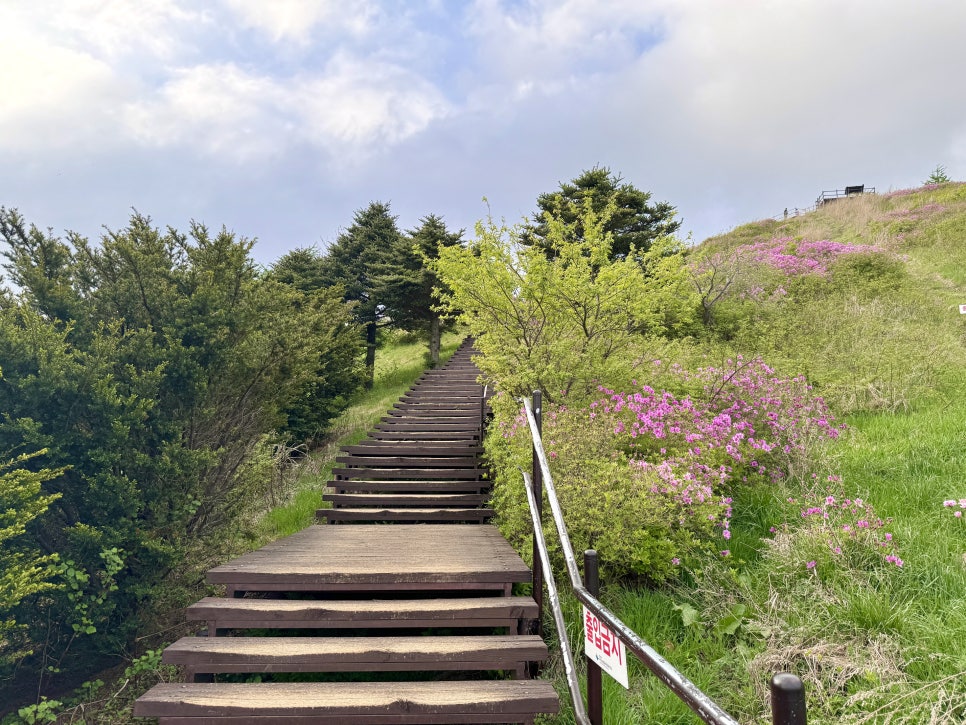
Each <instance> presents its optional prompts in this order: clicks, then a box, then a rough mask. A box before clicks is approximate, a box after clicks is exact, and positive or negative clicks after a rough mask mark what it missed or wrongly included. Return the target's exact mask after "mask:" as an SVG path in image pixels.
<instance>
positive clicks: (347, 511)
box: [315, 508, 496, 556]
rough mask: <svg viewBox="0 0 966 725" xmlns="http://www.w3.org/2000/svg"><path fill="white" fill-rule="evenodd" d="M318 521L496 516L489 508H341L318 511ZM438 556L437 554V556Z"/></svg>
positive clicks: (456, 520) (414, 520) (465, 518)
mask: <svg viewBox="0 0 966 725" xmlns="http://www.w3.org/2000/svg"><path fill="white" fill-rule="evenodd" d="M315 515H316V517H317V518H318V519H320V520H321V519H326V520H327V521H328V522H329V523H333V522H347V521H405V522H408V523H413V522H423V521H425V522H436V523H440V522H444V521H451V522H463V521H488V520H489V519H492V518H493V517H494V516H496V512H495V511H494V510H493V509H490V508H364V509H363V508H341V509H319V510H317V511H316V512H315ZM437 556H438V554H437Z"/></svg>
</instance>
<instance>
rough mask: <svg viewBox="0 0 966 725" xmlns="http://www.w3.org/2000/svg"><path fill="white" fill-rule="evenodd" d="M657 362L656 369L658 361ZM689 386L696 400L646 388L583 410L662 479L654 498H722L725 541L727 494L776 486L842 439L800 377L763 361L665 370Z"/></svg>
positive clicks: (607, 396) (608, 393)
mask: <svg viewBox="0 0 966 725" xmlns="http://www.w3.org/2000/svg"><path fill="white" fill-rule="evenodd" d="M656 365H660V363H656ZM667 372H668V373H669V374H670V375H671V376H673V377H676V378H679V379H680V380H681V382H682V383H685V384H692V385H693V384H695V383H697V384H700V385H701V386H702V387H703V389H704V395H703V396H701V398H702V400H701V401H700V402H699V401H697V400H695V399H693V398H691V397H690V396H677V395H675V394H673V393H671V392H669V391H667V390H663V391H660V392H658V391H656V390H654V389H653V388H652V387H650V386H647V385H645V386H642V387H641V389H640V390H639V391H635V392H628V393H621V392H616V391H613V390H608V389H606V388H603V387H601V388H600V391H601V392H602V393H604V397H602V398H600V399H598V400H594V401H592V402H591V403H590V404H589V406H588V408H587V411H586V415H587V421H588V424H595V425H600V426H606V427H607V428H609V429H610V430H611V432H612V434H613V438H614V443H615V445H616V446H617V447H618V448H619V449H620V450H623V451H624V452H625V453H626V454H627V456H628V459H629V462H630V465H631V466H634V467H638V468H640V469H642V470H644V471H650V472H651V473H656V474H657V475H656V476H652V477H651V480H657V481H659V482H660V483H657V484H653V485H652V488H651V493H653V494H660V495H664V496H673V497H674V498H676V500H677V501H678V502H680V503H681V504H682V505H684V506H691V505H692V504H695V503H700V504H703V503H706V502H709V501H712V500H715V499H718V500H720V501H721V503H722V506H723V511H722V512H721V516H720V518H719V520H718V525H719V527H720V530H721V536H722V538H724V539H725V540H727V539H730V538H731V531H730V527H729V521H730V518H731V499H730V497H724V498H721V496H722V495H723V494H725V493H727V492H728V491H729V490H730V489H731V488H732V487H733V486H735V485H738V484H739V482H740V483H755V482H775V481H778V480H780V479H782V478H783V477H784V476H785V475H786V474H787V470H788V465H789V463H790V462H791V461H792V460H794V459H796V458H798V457H800V456H803V455H804V454H805V452H806V449H807V447H808V445H809V444H810V443H811V442H812V441H813V440H815V439H816V438H836V437H838V435H839V433H840V431H841V430H842V426H837V425H835V423H834V420H833V417H832V415H831V414H830V412H829V410H828V407H827V406H826V404H825V402H824V401H823V400H822V398H820V397H816V396H813V395H812V394H811V388H810V386H808V385H807V384H806V382H805V380H804V379H803V378H801V377H796V378H783V377H781V376H778V375H776V374H775V371H774V370H772V369H771V368H770V367H768V366H767V365H766V364H765V363H763V362H762V361H760V360H749V361H745V360H743V359H740V358H739V359H738V360H737V361H734V362H732V363H731V364H730V365H729V366H728V367H727V368H724V369H719V368H713V367H708V368H702V369H700V370H698V371H697V372H695V373H689V372H687V371H685V370H684V369H682V368H681V367H680V366H677V365H672V366H670V368H669V369H668V371H667Z"/></svg>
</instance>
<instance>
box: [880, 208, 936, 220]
mask: <svg viewBox="0 0 966 725" xmlns="http://www.w3.org/2000/svg"><path fill="white" fill-rule="evenodd" d="M941 211H946V207H945V206H943V205H942V204H923V205H922V206H920V207H916V208H915V209H896V210H895V211H890V212H889V214H888V217H889V218H890V219H909V220H911V221H915V220H918V219H922V218H924V217H927V216H930V215H931V214H938V213H939V212H941Z"/></svg>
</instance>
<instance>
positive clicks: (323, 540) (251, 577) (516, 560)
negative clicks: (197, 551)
mask: <svg viewBox="0 0 966 725" xmlns="http://www.w3.org/2000/svg"><path fill="white" fill-rule="evenodd" d="M441 552H445V556H441V555H440V553H441ZM530 579H531V576H530V570H529V569H528V568H527V565H526V563H525V562H524V561H523V559H521V558H520V556H519V555H518V554H517V553H516V552H515V551H514V550H513V548H512V547H511V546H510V544H509V543H508V542H507V540H506V539H504V538H503V536H502V535H501V534H500V532H499V530H498V529H497V528H496V527H495V526H491V525H485V526H463V527H460V526H451V525H448V524H422V525H406V524H398V525H395V526H385V525H382V524H373V525H370V526H366V525H357V526H309V527H308V528H306V529H303V530H302V531H299V532H298V533H295V534H292V535H291V536H286V537H284V538H282V539H279V540H278V541H274V542H272V543H271V544H267V545H266V546H263V547H262V548H261V549H258V550H257V551H251V552H248V553H247V554H243V555H242V556H239V557H237V558H235V559H232V560H231V561H229V562H228V563H226V564H222V565H221V566H216V567H214V568H212V569H209V570H208V575H207V581H208V583H209V584H216V585H217V584H223V585H225V586H226V587H228V591H229V594H231V593H233V592H242V591H250V592H272V591H275V592H277V591H293V592H295V591H333V592H334V591H356V592H361V591H365V592H376V591H386V590H394V591H399V592H407V591H439V590H447V591H450V590H457V589H473V590H486V591H494V590H505V591H507V592H508V590H509V586H510V585H511V584H512V583H514V582H527V581H530Z"/></svg>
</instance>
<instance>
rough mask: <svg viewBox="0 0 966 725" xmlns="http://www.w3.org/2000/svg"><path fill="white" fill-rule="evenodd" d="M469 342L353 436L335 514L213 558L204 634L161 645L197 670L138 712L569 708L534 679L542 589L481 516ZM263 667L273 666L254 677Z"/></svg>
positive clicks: (201, 714)
mask: <svg viewBox="0 0 966 725" xmlns="http://www.w3.org/2000/svg"><path fill="white" fill-rule="evenodd" d="M471 352H472V349H471V347H470V346H469V345H464V346H462V347H461V348H460V349H459V350H458V351H457V353H456V354H455V355H454V356H453V358H452V359H451V360H450V362H449V363H448V364H447V365H445V366H444V367H443V368H440V369H439V370H434V371H431V372H428V373H426V374H424V375H423V376H422V377H421V378H420V380H419V381H418V382H417V383H416V384H415V385H414V386H413V388H412V389H411V390H410V392H409V393H407V394H406V395H405V396H403V398H402V400H401V401H400V402H399V403H398V404H397V405H396V406H395V407H394V408H393V410H392V411H390V412H389V414H388V415H387V416H386V417H385V418H383V420H382V422H381V423H380V425H379V426H377V429H376V430H375V431H374V432H373V433H372V434H371V436H370V438H369V439H368V440H366V441H364V442H362V443H360V444H358V445H354V446H347V447H345V448H343V449H342V453H344V454H345V455H343V456H340V457H339V459H338V463H339V464H340V467H339V468H336V469H335V470H334V472H333V477H334V480H332V481H331V482H330V483H329V484H328V488H327V490H326V492H325V494H324V500H325V501H326V502H328V503H329V504H331V506H332V508H324V509H320V510H319V512H318V517H319V520H320V521H324V522H327V523H328V524H330V525H316V526H311V527H309V528H308V529H305V530H304V531H301V532H299V533H297V534H294V535H292V536H289V537H286V538H284V539H281V540H279V541H276V542H274V543H272V544H269V545H268V546H265V547H263V548H262V549H259V550H257V551H253V552H250V553H249V554H245V555H244V556H241V557H238V558H237V559H234V560H232V561H230V562H228V563H226V564H223V565H221V566H218V567H215V568H214V569H212V570H210V571H209V572H208V581H209V582H210V583H212V584H222V585H224V586H225V589H226V595H225V597H206V598H204V599H202V600H201V601H199V602H198V603H196V604H194V605H192V606H191V607H189V608H188V609H187V617H188V619H189V620H190V621H197V622H199V623H202V624H203V625H204V627H205V634H206V636H198V637H185V638H183V639H181V640H179V641H178V642H176V643H174V644H173V645H171V646H170V647H168V648H167V649H166V650H165V651H164V654H163V661H164V662H166V663H170V664H176V665H181V666H182V667H183V668H184V672H185V679H186V682H184V683H173V684H164V685H158V686H156V687H154V688H153V689H152V690H150V691H149V692H148V693H146V694H145V695H143V696H142V697H141V698H139V699H138V701H137V703H136V705H135V711H134V714H135V715H136V716H139V717H155V718H158V719H159V721H160V723H161V724H162V725H189V724H190V725H214V724H215V723H237V724H241V723H259V724H264V723H292V724H293V725H294V723H300V724H301V725H308V724H309V723H336V722H339V723H372V724H376V723H386V724H388V723H532V722H533V719H534V718H535V717H536V715H538V714H540V713H555V712H557V709H558V707H559V705H558V700H557V695H556V693H555V692H554V690H553V687H552V686H551V685H550V684H549V683H547V682H543V681H538V680H529V679H526V677H527V672H528V670H530V669H531V668H530V664H531V663H534V662H540V661H542V660H544V659H545V658H546V657H547V647H546V645H545V644H544V643H543V641H542V640H541V639H540V638H539V637H536V636H533V635H529V634H526V633H527V632H528V631H529V630H530V625H531V623H532V621H533V620H534V619H535V618H536V616H537V606H536V604H535V603H534V601H533V599H532V598H530V597H520V596H512V587H513V584H514V583H518V582H526V581H529V580H530V572H529V570H528V569H527V567H526V565H525V564H524V562H523V561H522V560H521V559H520V557H519V556H518V555H517V554H516V553H515V552H514V551H513V549H512V548H511V547H510V545H509V544H508V543H507V542H506V540H505V539H503V537H502V536H501V535H500V533H499V532H498V531H497V529H496V528H495V527H493V526H491V525H489V524H486V523H483V522H486V521H487V520H488V519H489V518H490V517H492V516H493V511H492V510H491V509H489V508H487V507H486V499H487V494H488V492H489V485H490V484H489V481H488V480H487V477H486V472H485V470H484V469H483V467H482V466H481V465H480V460H479V457H480V453H481V450H482V449H481V445H480V444H481V421H482V414H483V408H482V400H483V395H482V393H483V391H482V388H481V386H480V385H479V384H478V383H477V382H476V379H477V376H478V375H479V371H478V370H477V368H476V366H475V365H473V363H472V362H471V360H470V354H471ZM385 522H392V523H393V524H394V525H391V526H387V525H385ZM335 523H338V524H349V523H351V524H353V525H352V526H345V525H339V526H332V525H331V524H335ZM454 524H456V525H454ZM460 524H463V525H460ZM401 672H405V673H409V674H408V675H400V674H398V673H401ZM355 673H368V674H367V676H366V680H367V681H364V682H360V681H357V680H358V679H359V677H360V676H359V675H358V674H355ZM459 673H462V674H459ZM253 675H258V677H259V679H261V680H263V681H261V682H244V681H242V680H244V679H246V676H247V678H251V676H253ZM403 677H405V678H406V679H405V680H401V678H403ZM347 679H351V680H355V681H346V680H347ZM292 680H299V681H292Z"/></svg>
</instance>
